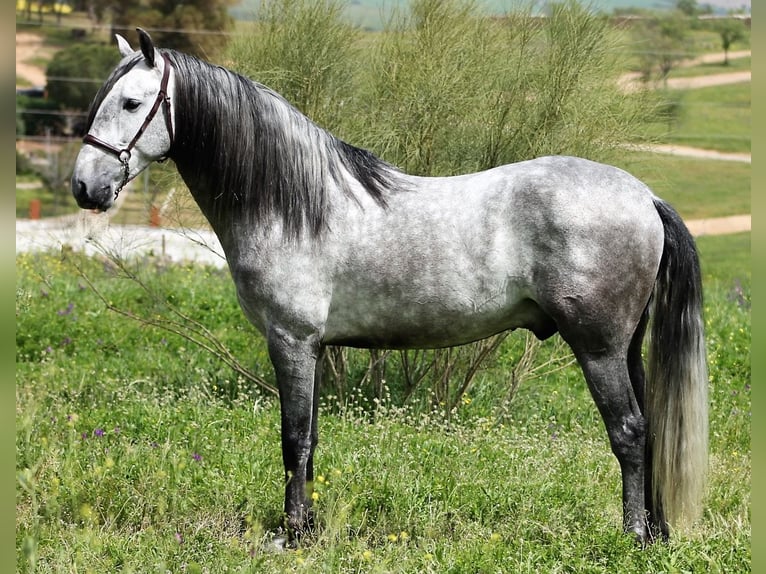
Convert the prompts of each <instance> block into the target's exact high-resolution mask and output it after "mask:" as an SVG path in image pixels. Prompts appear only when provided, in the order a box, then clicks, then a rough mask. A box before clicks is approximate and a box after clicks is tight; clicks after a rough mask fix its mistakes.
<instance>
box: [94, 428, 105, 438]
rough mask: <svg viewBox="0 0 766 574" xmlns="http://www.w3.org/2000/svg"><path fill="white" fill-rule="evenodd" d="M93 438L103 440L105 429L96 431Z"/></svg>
mask: <svg viewBox="0 0 766 574" xmlns="http://www.w3.org/2000/svg"><path fill="white" fill-rule="evenodd" d="M93 436H95V437H98V438H101V437H102V436H104V429H96V430H94V431H93Z"/></svg>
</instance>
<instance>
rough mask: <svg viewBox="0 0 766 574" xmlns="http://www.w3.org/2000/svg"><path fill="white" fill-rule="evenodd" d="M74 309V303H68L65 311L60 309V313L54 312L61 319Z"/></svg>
mask: <svg viewBox="0 0 766 574" xmlns="http://www.w3.org/2000/svg"><path fill="white" fill-rule="evenodd" d="M73 309H74V303H70V304H69V305H67V307H66V309H61V310H60V311H56V314H57V315H59V316H60V317H63V316H64V315H69V314H70V313H71V312H72V310H73Z"/></svg>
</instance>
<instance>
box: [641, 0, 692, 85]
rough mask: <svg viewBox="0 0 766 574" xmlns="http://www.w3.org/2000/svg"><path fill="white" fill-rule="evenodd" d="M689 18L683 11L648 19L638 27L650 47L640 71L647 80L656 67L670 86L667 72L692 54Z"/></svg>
mask: <svg viewBox="0 0 766 574" xmlns="http://www.w3.org/2000/svg"><path fill="white" fill-rule="evenodd" d="M687 31H688V21H687V19H686V17H685V16H683V14H681V13H680V12H674V13H672V14H670V15H668V16H663V17H661V18H654V19H651V20H647V21H645V22H644V23H643V24H642V25H640V26H638V27H637V32H638V34H639V37H640V38H641V41H642V42H643V43H645V45H646V46H647V50H646V51H645V52H644V54H643V56H642V58H641V64H640V65H641V73H642V76H643V78H644V80H645V81H648V80H649V79H651V77H652V74H653V72H654V70H655V69H656V70H658V72H659V78H660V79H661V80H662V81H663V83H664V84H665V85H666V86H667V81H668V75H669V74H670V72H671V70H672V69H673V68H674V67H675V66H676V64H677V63H678V62H680V61H681V60H683V59H685V58H688V57H689V56H690V53H689V46H688V44H687V41H686V39H687Z"/></svg>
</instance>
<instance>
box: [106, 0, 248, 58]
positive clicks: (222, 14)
mask: <svg viewBox="0 0 766 574" xmlns="http://www.w3.org/2000/svg"><path fill="white" fill-rule="evenodd" d="M237 2H238V0H187V1H186V2H180V1H178V0H148V1H146V2H140V3H138V2H135V0H113V2H112V30H113V31H114V32H118V33H120V34H122V35H123V36H125V37H126V38H127V39H128V40H129V41H130V42H131V43H132V44H133V45H136V44H137V36H136V31H135V30H136V26H140V27H141V28H144V29H145V30H147V31H148V32H149V33H150V34H151V35H152V39H153V40H154V43H155V45H157V46H161V47H163V48H173V49H176V50H180V51H182V52H187V53H190V54H194V55H196V56H200V57H203V58H206V59H211V58H213V57H214V56H215V54H216V53H217V52H218V51H220V50H221V49H222V48H223V47H224V46H225V44H226V41H227V38H226V36H225V35H224V33H225V32H227V31H229V30H231V29H232V28H233V26H234V20H233V19H232V17H231V16H230V15H229V12H228V7H229V6H231V5H233V4H236V3H237Z"/></svg>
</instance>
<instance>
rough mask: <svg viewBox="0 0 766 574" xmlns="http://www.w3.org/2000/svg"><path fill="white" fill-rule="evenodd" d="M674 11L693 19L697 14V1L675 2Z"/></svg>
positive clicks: (682, 0)
mask: <svg viewBox="0 0 766 574" xmlns="http://www.w3.org/2000/svg"><path fill="white" fill-rule="evenodd" d="M676 10H678V11H679V12H681V13H683V14H684V15H685V16H691V17H694V16H696V15H697V14H698V13H699V7H698V6H697V0H676Z"/></svg>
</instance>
